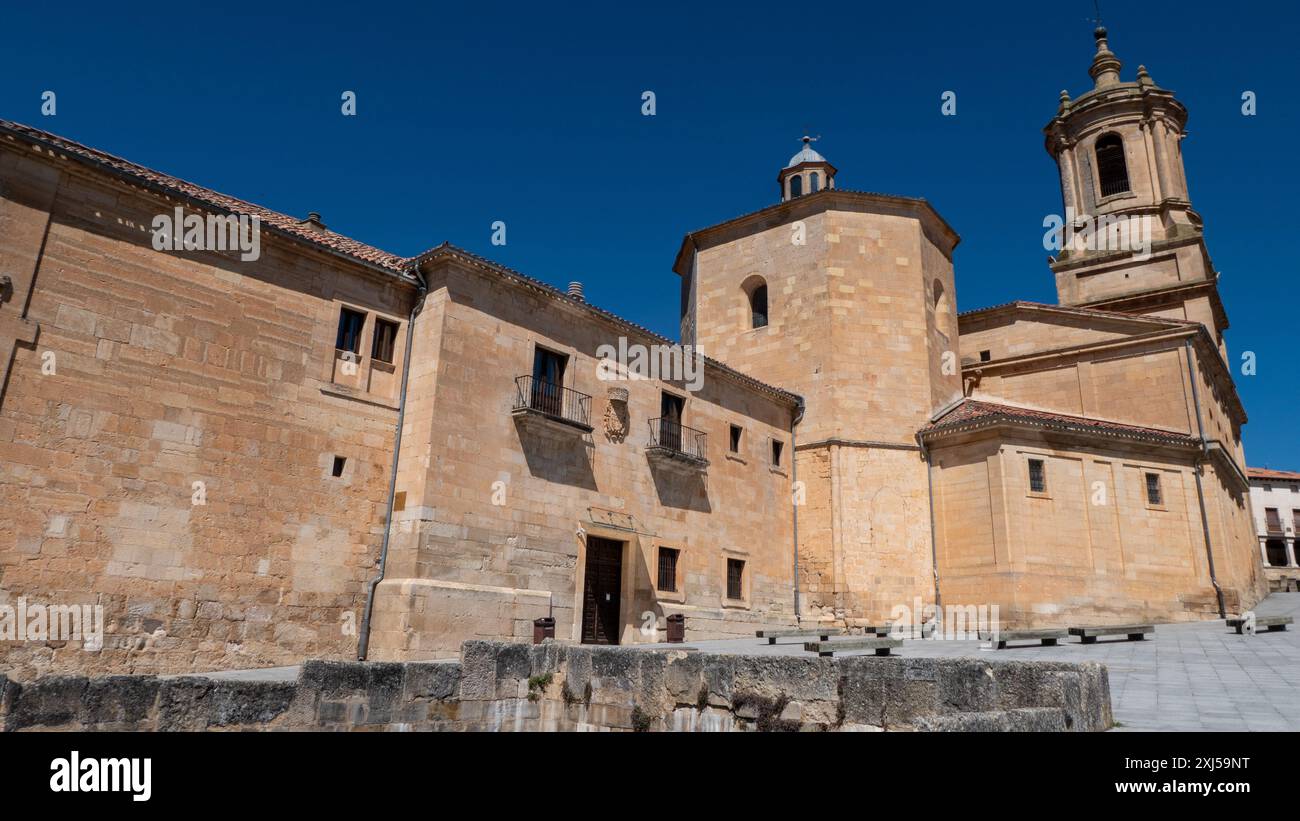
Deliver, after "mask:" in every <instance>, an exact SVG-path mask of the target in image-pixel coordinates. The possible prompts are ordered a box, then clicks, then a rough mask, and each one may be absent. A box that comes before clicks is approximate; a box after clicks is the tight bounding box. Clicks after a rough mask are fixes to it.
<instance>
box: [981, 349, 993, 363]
mask: <svg viewBox="0 0 1300 821" xmlns="http://www.w3.org/2000/svg"><path fill="white" fill-rule="evenodd" d="M992 358H993V352H992V351H980V361H981V362H988V361H989V360H990V359H992Z"/></svg>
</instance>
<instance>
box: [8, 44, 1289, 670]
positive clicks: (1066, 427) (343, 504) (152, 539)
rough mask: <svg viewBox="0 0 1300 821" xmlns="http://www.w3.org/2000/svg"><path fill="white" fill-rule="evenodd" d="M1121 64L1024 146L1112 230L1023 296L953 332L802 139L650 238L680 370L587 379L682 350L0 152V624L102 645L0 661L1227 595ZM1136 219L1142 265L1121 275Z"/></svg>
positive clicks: (907, 221) (1157, 110)
mask: <svg viewBox="0 0 1300 821" xmlns="http://www.w3.org/2000/svg"><path fill="white" fill-rule="evenodd" d="M1120 68H1121V64H1120V61H1119V60H1118V59H1117V58H1116V56H1115V55H1114V54H1113V53H1112V52H1111V51H1110V49H1109V47H1108V45H1107V40H1106V35H1105V31H1104V30H1102V29H1099V30H1098V32H1097V52H1096V56H1095V58H1094V60H1093V63H1092V66H1091V69H1090V72H1089V73H1090V75H1091V77H1092V79H1093V87H1091V88H1089V89H1088V90H1087V91H1086V92H1084V93H1083V94H1081V95H1079V96H1077V97H1071V96H1070V95H1069V94H1067V93H1065V92H1062V95H1061V99H1060V104H1059V107H1058V108H1057V110H1056V113H1055V115H1054V116H1053V117H1052V118H1051V120H1050V121H1049V122H1048V123H1047V126H1046V128H1045V129H1044V132H1045V135H1046V147H1047V151H1048V153H1049V154H1050V155H1051V156H1052V158H1053V159H1054V160H1055V162H1056V165H1057V167H1058V168H1059V171H1060V182H1061V188H1062V194H1063V206H1064V209H1065V214H1066V215H1067V217H1068V218H1069V219H1072V220H1075V222H1073V223H1072V224H1071V226H1070V227H1071V228H1074V227H1076V226H1077V227H1082V226H1084V225H1085V224H1086V223H1089V222H1094V223H1095V222H1096V221H1097V220H1098V218H1101V217H1105V218H1108V219H1109V220H1110V221H1112V223H1113V224H1111V225H1109V226H1108V227H1105V228H1104V229H1103V230H1102V231H1100V232H1099V233H1098V234H1095V235H1093V239H1094V240H1095V239H1097V237H1098V236H1101V237H1102V238H1103V239H1105V240H1107V242H1085V241H1078V242H1075V243H1074V244H1072V245H1071V246H1069V247H1066V248H1064V249H1063V250H1062V251H1060V252H1059V253H1058V255H1057V256H1056V258H1055V260H1054V262H1052V264H1051V269H1052V273H1053V274H1054V275H1055V277H1056V284H1057V291H1058V301H1059V304H1056V305H1045V304H1037V303H1029V302H1015V303H1011V304H1007V305H999V306H996V307H992V308H986V309H982V310H976V311H970V312H967V313H961V314H959V313H958V312H957V307H956V306H957V302H956V295H957V287H956V282H955V281H954V275H953V263H952V254H953V249H954V247H955V246H956V245H957V243H958V236H957V233H956V232H955V231H954V229H953V228H952V227H951V226H950V225H949V224H948V223H947V222H946V221H945V220H944V219H943V217H941V216H940V215H939V214H938V213H937V212H936V211H935V209H934V208H933V207H931V205H930V204H929V203H928V202H926V201H925V200H923V199H912V198H908V197H899V196H887V195H882V194H872V193H865V192H861V191H853V190H848V189H845V188H841V187H839V185H838V179H837V174H838V172H837V169H836V168H835V167H834V166H833V165H832V164H831V163H830V162H829V161H828V160H826V158H824V157H823V156H821V155H820V154H818V153H817V152H816V151H814V150H813V148H812V146H811V144H810V143H809V142H808V141H807V140H805V145H804V147H803V150H801V151H800V152H799V153H798V154H796V155H795V156H794V157H793V158H791V160H790V162H789V164H788V165H787V166H786V167H784V168H783V169H781V171H780V173H779V175H778V183H779V186H780V201H779V202H777V203H776V204H774V205H770V206H768V207H766V208H762V209H761V210H758V211H755V212H753V213H750V214H745V215H744V216H740V217H737V218H735V219H732V220H729V221H727V222H724V223H721V224H719V225H714V226H712V227H709V228H705V229H703V230H699V231H695V232H693V233H691V234H688V235H687V236H686V237H685V239H684V240H683V241H682V244H681V248H680V249H679V251H678V253H677V257H676V262H675V264H674V266H673V267H674V270H675V272H676V274H677V276H678V277H680V281H681V340H680V342H681V343H682V344H684V345H690V346H699V347H700V348H702V349H703V351H705V352H706V353H707V354H708V355H709V357H710V358H708V359H707V360H705V361H704V362H703V363H702V372H701V373H700V374H698V376H700V378H699V379H698V380H697V381H696V382H694V383H690V380H689V379H688V378H687V377H686V376H682V378H675V377H676V376H679V375H680V374H671V373H670V374H661V376H662V377H663V378H647V379H609V378H605V377H608V376H609V371H608V370H606V369H605V368H604V366H605V365H608V364H609V363H608V362H605V363H603V364H602V357H606V356H607V354H608V351H609V350H610V349H611V348H613V349H619V346H620V345H621V346H622V348H621V349H622V350H628V349H630V348H632V347H634V346H646V347H647V348H650V347H652V346H670V345H674V344H676V343H677V342H678V341H677V340H668V339H664V338H661V337H659V336H657V335H655V334H653V333H651V332H649V331H647V330H646V329H644V328H641V327H638V326H636V325H633V324H631V323H629V322H627V321H625V320H623V319H620V318H619V317H617V316H614V315H613V314H610V313H608V312H606V311H603V310H601V309H600V308H597V307H595V306H594V305H592V304H589V303H588V302H586V301H585V300H584V298H583V296H582V294H581V292H580V290H575V291H573V292H569V293H566V292H562V291H559V290H556V289H555V288H552V287H550V286H548V285H546V284H544V283H542V282H539V281H537V280H534V279H532V278H530V277H528V276H526V275H525V274H522V273H520V272H518V271H513V270H510V269H508V268H505V267H503V266H501V265H497V264H495V263H493V262H491V261H490V260H487V259H483V258H481V257H479V256H476V255H474V254H471V253H468V252H466V251H463V250H461V249H459V248H456V247H455V246H452V245H448V244H443V245H439V246H437V247H435V248H433V249H432V250H429V251H427V252H426V253H423V254H421V255H419V256H417V257H413V258H409V259H406V258H400V257H397V256H394V255H392V254H388V253H385V252H384V251H381V250H379V249H376V248H373V247H370V246H367V245H364V244H362V243H360V242H358V241H356V240H353V239H350V238H348V237H345V236H342V235H340V234H337V233H335V232H333V231H331V230H329V229H328V228H327V227H326V226H325V225H324V224H322V222H321V220H320V218H319V217H318V216H317V215H315V214H313V215H310V216H309V217H308V218H306V219H301V220H299V219H295V218H291V217H288V216H285V215H282V214H278V213H275V212H272V211H268V210H267V209H264V208H260V207H258V206H255V205H252V204H250V203H246V202H243V201H240V200H236V199H234V198H231V197H228V196H224V195H222V194H218V193H216V192H213V191H211V190H208V189H205V188H201V187H199V186H196V185H192V184H190V183H186V182H184V181H182V180H179V179H176V178H173V177H170V176H167V175H165V174H162V173H159V172H156V171H152V170H149V169H148V168H145V167H142V166H139V165H135V164H134V163H131V162H127V161H125V160H122V159H119V158H117V157H113V156H110V155H108V154H105V153H103V152H100V151H96V150H94V149H91V148H88V147H86V146H83V145H79V144H77V143H74V142H72V141H70V140H67V139H63V138H61V137H57V136H55V135H53V134H49V133H45V132H43V131H40V130H37V129H35V128H31V127H29V126H24V125H20V124H17V123H13V122H7V121H0V274H2V275H3V280H2V283H3V285H2V288H3V290H0V362H3V372H2V373H0V377H2V378H3V381H2V382H0V509H3V511H4V515H3V516H2V517H0V605H8V606H9V607H11V608H12V607H16V606H18V603H19V601H20V599H21V600H25V602H26V604H27V605H28V606H30V605H32V604H38V603H39V604H45V605H50V604H70V603H75V604H92V605H101V606H102V607H103V612H104V614H105V631H104V632H105V635H104V641H103V649H102V650H98V651H94V652H86V651H84V650H83V649H82V648H81V646H80V643H79V642H76V641H70V642H64V641H55V640H51V641H48V642H43V643H42V642H36V643H33V642H26V643H9V644H3V645H0V646H2V647H4V648H5V663H6V666H9V667H11V668H13V669H17V670H20V671H27V672H29V673H32V672H41V671H45V670H58V669H69V670H71V669H77V670H112V671H125V670H134V671H138V672H148V671H183V670H200V669H213V668H218V667H252V666H261V665H271V664H285V663H293V662H296V661H299V660H301V659H303V658H306V657H354V656H356V655H357V654H358V653H360V654H362V655H364V656H365V657H368V658H372V659H400V660H405V659H425V658H439V657H447V656H451V655H454V654H455V653H456V651H457V648H458V646H459V644H460V642H462V641H464V640H466V639H470V638H476V637H479V638H486V637H490V638H513V639H518V640H530V639H531V636H532V634H533V629H534V621H535V620H536V619H539V618H547V617H549V618H553V619H554V620H555V635H556V637H557V638H559V639H562V640H568V641H574V642H579V641H581V642H599V643H623V644H630V643H638V642H650V641H662V640H663V639H664V637H665V632H664V628H665V625H666V620H667V619H668V617H670V616H675V615H682V616H684V617H685V628H686V637H687V640H688V641H689V640H696V639H703V638H715V637H722V636H730V635H734V636H742V635H748V636H751V637H752V636H753V631H754V630H755V629H761V628H764V627H774V626H787V625H793V624H794V623H795V622H796V618H798V619H801V620H803V621H805V622H807V621H835V622H838V623H841V624H848V625H853V624H867V623H878V622H879V621H880V620H882V619H884V618H888V617H889V616H890V615H891V611H892V609H893V608H894V607H895V606H897V605H907V606H909V607H910V606H912V605H913V603H914V602H916V601H917V600H920V601H923V602H925V603H933V602H935V601H936V600H938V601H939V602H941V603H942V604H944V605H962V606H967V605H975V606H978V605H993V604H996V605H998V607H999V610H1000V615H1001V619H1002V623H1003V625H1004V626H1010V625H1023V626H1052V625H1061V624H1065V623H1067V622H1069V623H1074V624H1077V623H1123V622H1132V621H1139V620H1140V621H1178V620H1189V619H1202V618H1214V617H1217V616H1218V615H1219V614H1220V613H1222V612H1225V611H1226V612H1236V611H1240V610H1244V609H1247V608H1249V607H1251V606H1253V605H1254V604H1255V603H1256V602H1257V601H1258V600H1259V599H1260V597H1261V596H1262V595H1263V593H1264V591H1265V585H1266V582H1265V578H1264V573H1263V568H1262V564H1261V551H1260V548H1259V547H1258V546H1257V545H1258V541H1257V538H1256V534H1255V532H1254V526H1253V523H1252V516H1251V511H1250V507H1249V503H1248V500H1249V483H1248V480H1247V478H1246V472H1245V470H1246V466H1245V460H1244V455H1243V452H1242V445H1241V428H1242V425H1243V424H1245V422H1246V413H1245V410H1244V409H1243V407H1242V405H1241V402H1240V400H1239V399H1238V396H1237V392H1236V390H1235V388H1234V386H1233V381H1232V376H1231V373H1230V370H1229V367H1228V364H1227V362H1228V359H1227V353H1226V347H1225V343H1224V331H1225V330H1226V329H1227V327H1228V317H1227V313H1226V311H1225V309H1224V306H1223V304H1222V302H1221V300H1220V297H1219V291H1218V288H1217V284H1216V283H1217V278H1218V274H1217V272H1216V271H1215V270H1214V267H1213V265H1212V263H1211V261H1210V256H1209V253H1208V250H1207V247H1206V244H1205V240H1204V236H1203V233H1202V224H1201V218H1200V216H1199V215H1198V214H1197V212H1196V211H1195V210H1193V208H1192V203H1191V200H1190V195H1189V193H1188V184H1187V180H1186V178H1185V176H1184V171H1183V159H1182V147H1181V146H1182V139H1183V137H1184V134H1185V132H1184V125H1185V123H1186V120H1187V111H1186V109H1185V108H1184V107H1183V105H1182V104H1181V103H1179V102H1178V100H1177V99H1175V97H1174V95H1173V93H1172V92H1170V91H1168V90H1166V89H1163V88H1161V87H1160V86H1157V85H1156V84H1155V82H1154V81H1153V80H1152V78H1151V76H1150V75H1149V74H1148V73H1147V72H1146V70H1145V69H1144V68H1139V69H1138V72H1137V75H1136V79H1135V80H1133V81H1123V80H1121V76H1120ZM177 209H179V211H178V210H177ZM177 213H179V214H180V215H181V216H182V222H184V219H183V218H185V217H190V216H195V217H196V221H197V220H204V221H206V222H205V223H204V224H207V225H209V226H211V224H213V223H216V224H218V225H226V224H231V225H233V224H235V223H236V222H237V219H236V218H238V217H240V216H244V217H257V218H258V220H259V221H260V234H259V236H260V256H259V257H258V258H257V259H255V260H246V259H244V258H242V257H241V254H240V253H239V251H238V250H221V249H220V248H221V247H225V246H218V247H216V248H215V249H214V248H213V245H212V243H211V242H209V243H208V244H207V245H203V246H202V247H205V248H208V249H210V250H198V249H195V250H185V249H184V248H183V247H182V249H181V250H168V249H166V248H165V249H164V250H157V248H156V245H157V236H156V232H157V226H158V224H159V222H158V220H159V218H160V216H162V217H164V218H166V217H167V216H169V215H172V214H177ZM210 217H230V220H229V221H228V223H223V222H221V221H219V220H216V219H209V218H210ZM1144 219H1145V224H1146V225H1148V226H1149V227H1150V230H1151V245H1150V249H1149V253H1137V252H1135V251H1132V250H1128V249H1127V248H1125V247H1118V248H1117V247H1116V244H1117V243H1116V242H1113V241H1118V240H1121V239H1122V234H1123V231H1124V230H1126V226H1128V225H1134V224H1138V225H1140V224H1144V223H1143V220H1144ZM176 230H177V232H178V233H179V231H180V228H179V227H177V229H176ZM207 236H208V237H209V239H210V237H211V235H210V234H209V235H207ZM178 245H180V243H178ZM656 350H657V349H656ZM678 353H681V350H680V349H679V350H678ZM669 377H674V378H669ZM390 523H391V524H390Z"/></svg>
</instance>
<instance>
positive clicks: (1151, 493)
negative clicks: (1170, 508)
mask: <svg viewBox="0 0 1300 821" xmlns="http://www.w3.org/2000/svg"><path fill="white" fill-rule="evenodd" d="M1147 504H1149V505H1161V504H1164V498H1163V497H1162V496H1161V494H1160V474H1159V473H1148V474H1147Z"/></svg>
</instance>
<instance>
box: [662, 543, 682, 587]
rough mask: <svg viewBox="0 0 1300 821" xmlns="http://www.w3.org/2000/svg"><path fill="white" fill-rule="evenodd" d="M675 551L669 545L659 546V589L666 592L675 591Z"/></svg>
mask: <svg viewBox="0 0 1300 821" xmlns="http://www.w3.org/2000/svg"><path fill="white" fill-rule="evenodd" d="M677 552H678V551H677V550H676V549H675V548H671V547H661V548H659V589H660V590H663V591H665V592H667V593H676V592H677Z"/></svg>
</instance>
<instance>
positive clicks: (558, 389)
mask: <svg viewBox="0 0 1300 821" xmlns="http://www.w3.org/2000/svg"><path fill="white" fill-rule="evenodd" d="M511 415H512V416H514V417H515V419H516V420H517V421H519V422H520V423H522V424H537V425H538V426H539V427H540V428H545V429H549V430H552V431H557V432H569V433H573V432H578V433H591V422H590V419H591V397H590V396H588V395H587V394H585V393H579V392H577V391H575V390H573V389H572V388H566V387H564V386H563V385H557V384H555V383H554V382H545V381H542V380H540V379H537V378H536V377H532V376H520V377H516V378H515V404H514V407H513V408H512V409H511Z"/></svg>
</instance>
